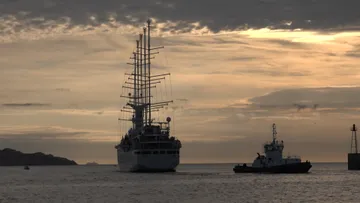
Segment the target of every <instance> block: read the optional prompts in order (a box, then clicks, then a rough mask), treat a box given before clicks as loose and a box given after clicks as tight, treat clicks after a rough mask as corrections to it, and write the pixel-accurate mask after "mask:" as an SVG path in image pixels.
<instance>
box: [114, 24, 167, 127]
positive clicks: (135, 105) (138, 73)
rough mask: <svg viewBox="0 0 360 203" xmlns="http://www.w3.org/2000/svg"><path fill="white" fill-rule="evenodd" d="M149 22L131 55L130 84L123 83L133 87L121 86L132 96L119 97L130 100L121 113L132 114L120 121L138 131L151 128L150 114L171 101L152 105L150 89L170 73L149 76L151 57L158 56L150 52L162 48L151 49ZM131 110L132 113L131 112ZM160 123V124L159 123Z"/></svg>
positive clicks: (151, 119)
mask: <svg viewBox="0 0 360 203" xmlns="http://www.w3.org/2000/svg"><path fill="white" fill-rule="evenodd" d="M150 24H151V20H150V19H149V20H148V21H147V26H146V27H144V28H143V34H139V39H138V40H136V51H135V52H134V53H133V57H131V59H133V63H128V64H130V65H133V67H134V70H133V72H132V73H131V74H125V75H128V76H129V77H128V79H129V80H130V81H131V82H125V84H131V85H133V87H129V86H123V88H129V89H133V95H131V94H130V93H129V95H126V96H123V95H122V96H121V97H125V98H128V99H130V100H129V102H127V104H126V106H124V107H123V109H122V110H121V111H123V112H128V113H132V114H133V115H132V119H120V118H119V120H123V121H132V122H133V129H134V130H139V129H141V128H142V127H144V126H151V125H152V123H153V120H154V119H153V118H152V116H151V113H152V112H155V111H159V109H161V108H163V107H165V106H167V105H168V104H169V103H171V102H173V101H163V102H156V103H152V99H151V98H152V97H153V96H152V95H151V89H152V88H156V84H159V83H161V81H162V80H165V76H168V75H170V73H166V74H159V75H151V59H154V58H155V57H153V55H156V54H159V52H152V51H153V50H156V49H161V48H164V47H155V48H151V44H150V38H151V35H150V31H151V25H150ZM131 110H132V111H131ZM159 123H161V122H159Z"/></svg>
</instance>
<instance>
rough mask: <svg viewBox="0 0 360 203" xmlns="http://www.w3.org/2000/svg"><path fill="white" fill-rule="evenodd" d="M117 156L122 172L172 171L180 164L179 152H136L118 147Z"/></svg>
mask: <svg viewBox="0 0 360 203" xmlns="http://www.w3.org/2000/svg"><path fill="white" fill-rule="evenodd" d="M117 158H118V167H119V170H120V171H122V172H170V171H175V170H176V167H177V166H178V165H179V154H135V153H133V151H129V152H124V151H123V150H121V149H118V150H117Z"/></svg>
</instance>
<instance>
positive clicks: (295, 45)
mask: <svg viewBox="0 0 360 203" xmlns="http://www.w3.org/2000/svg"><path fill="white" fill-rule="evenodd" d="M264 41H265V42H270V43H274V44H278V45H281V46H284V47H288V48H292V49H305V48H309V45H307V44H305V43H300V42H292V41H289V40H283V39H269V40H264Z"/></svg>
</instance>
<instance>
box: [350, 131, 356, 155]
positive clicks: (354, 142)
mask: <svg viewBox="0 0 360 203" xmlns="http://www.w3.org/2000/svg"><path fill="white" fill-rule="evenodd" d="M350 130H351V131H352V134H351V149H350V153H355V154H357V153H358V148H357V136H356V131H357V127H356V126H355V124H353V126H352V127H351V128H350ZM353 150H354V152H353Z"/></svg>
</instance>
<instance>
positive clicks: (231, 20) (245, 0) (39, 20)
mask: <svg viewBox="0 0 360 203" xmlns="http://www.w3.org/2000/svg"><path fill="white" fill-rule="evenodd" d="M359 6H360V2H359V1H357V0H348V1H346V2H342V1H337V0H317V1H310V0H306V1H298V0H277V1H273V2H272V3H264V2H263V1H254V0H242V1H237V0H225V1H222V2H221V4H219V2H218V1H216V0H211V1H208V0H198V1H193V0H171V1H166V3H165V2H164V1H158V0H149V1H141V0H135V1H134V0H121V1H117V0H109V1H105V2H102V3H101V4H99V3H98V1H96V0H78V1H70V0H65V1H64V0H53V1H52V3H51V4H48V3H44V1H42V0H34V1H32V2H31V3H29V2H28V1H25V0H19V1H5V2H4V1H2V4H1V7H0V13H1V14H2V16H3V19H5V21H6V20H11V19H12V18H13V16H15V17H16V19H17V20H19V21H20V22H22V23H20V24H19V25H17V27H16V29H15V30H14V31H15V32H19V31H21V30H22V31H23V30H26V29H27V28H26V27H28V26H29V25H31V26H33V27H37V28H40V29H45V28H49V27H51V26H54V25H53V24H51V23H50V22H53V21H55V22H56V23H60V24H61V23H65V22H67V21H68V20H67V19H70V20H71V24H70V25H69V26H68V27H67V29H68V30H70V29H71V28H72V27H73V26H79V25H80V26H83V25H90V26H95V27H96V26H100V25H101V24H108V25H109V26H113V27H116V25H113V23H112V22H113V21H114V20H116V21H118V22H120V23H123V24H132V25H136V26H141V25H143V23H144V21H145V20H146V19H147V18H148V17H154V18H157V19H159V21H160V22H167V21H168V20H170V21H175V22H178V24H176V25H168V26H167V27H164V28H163V31H175V30H176V31H179V32H189V31H190V30H192V29H193V28H195V27H196V26H197V25H193V24H191V23H193V22H199V23H200V27H203V26H207V27H208V28H209V29H210V30H212V31H214V32H218V31H221V30H235V29H249V28H255V29H256V28H264V27H270V28H273V29H298V28H300V29H305V30H306V29H311V30H319V31H322V32H325V31H336V30H338V31H339V30H341V31H343V30H359V28H360V25H359V21H358V19H359V17H360V14H359V12H358V10H357V8H359ZM338 16H341V18H339V17H338ZM290 22H291V23H290ZM83 29H84V30H89V29H91V27H86V26H83ZM7 32H11V31H9V30H6V29H3V31H2V34H4V33H7Z"/></svg>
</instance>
